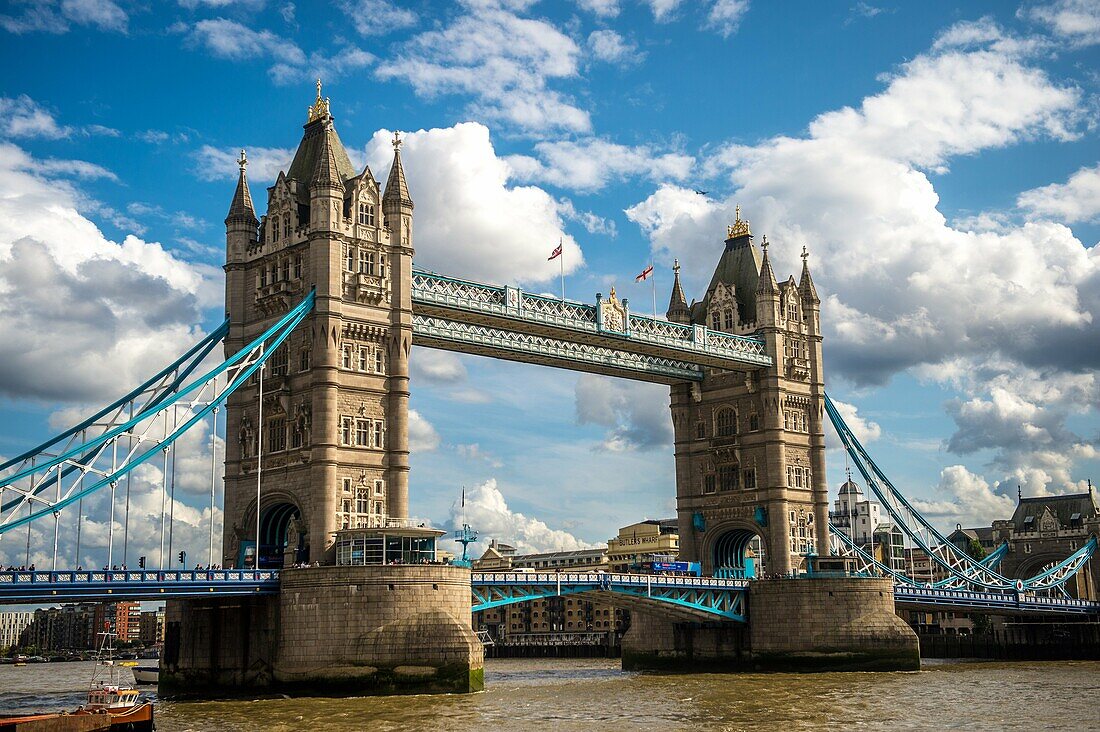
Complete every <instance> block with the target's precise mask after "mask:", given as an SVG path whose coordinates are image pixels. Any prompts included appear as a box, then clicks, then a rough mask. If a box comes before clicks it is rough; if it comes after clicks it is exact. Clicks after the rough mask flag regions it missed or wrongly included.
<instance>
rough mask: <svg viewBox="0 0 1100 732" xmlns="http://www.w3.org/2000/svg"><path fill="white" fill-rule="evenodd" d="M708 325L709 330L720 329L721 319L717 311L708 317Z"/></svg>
mask: <svg viewBox="0 0 1100 732" xmlns="http://www.w3.org/2000/svg"><path fill="white" fill-rule="evenodd" d="M710 327H711V330H722V321H721V319H720V318H719V316H718V313H715V314H714V315H712V316H711V317H710Z"/></svg>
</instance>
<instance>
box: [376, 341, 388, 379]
mask: <svg viewBox="0 0 1100 732" xmlns="http://www.w3.org/2000/svg"><path fill="white" fill-rule="evenodd" d="M374 373H376V374H384V373H386V359H385V357H384V356H383V352H382V349H381V348H380V347H379V348H375V349H374Z"/></svg>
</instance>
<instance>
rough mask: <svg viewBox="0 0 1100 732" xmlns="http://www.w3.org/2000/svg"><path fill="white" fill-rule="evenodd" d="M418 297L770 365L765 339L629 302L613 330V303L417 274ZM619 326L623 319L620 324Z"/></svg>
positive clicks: (565, 334) (563, 330)
mask: <svg viewBox="0 0 1100 732" xmlns="http://www.w3.org/2000/svg"><path fill="white" fill-rule="evenodd" d="M412 299H413V304H414V307H415V306H416V305H417V304H420V305H422V306H423V305H426V306H434V307H438V308H443V309H446V310H448V311H454V312H465V313H473V314H477V315H483V316H491V317H493V318H501V319H507V320H511V321H514V322H517V323H530V324H537V325H544V326H551V327H552V328H554V329H556V330H560V332H559V333H557V334H556V336H557V337H560V338H565V339H568V338H569V334H570V333H573V334H576V335H582V334H588V335H599V336H607V337H612V338H618V339H623V340H624V341H626V342H633V343H638V344H646V345H653V346H660V347H663V348H669V349H675V350H677V351H681V352H683V353H684V354H685V358H686V357H687V354H689V353H693V354H699V355H706V356H708V357H711V358H715V357H718V358H725V359H730V360H731V361H736V362H737V363H739V364H753V365H759V366H767V365H770V364H771V358H770V357H769V356H768V355H767V354H766V352H765V348H764V341H763V339H761V338H756V337H753V336H740V335H732V334H729V333H722V332H720V331H714V330H710V329H709V328H706V327H705V326H702V325H694V326H692V325H683V324H680V323H672V322H669V321H667V320H660V319H656V318H651V317H649V316H645V315H637V314H634V313H631V312H629V303H628V302H627V301H626V300H623V301H621V303H620V302H618V301H616V302H615V306H616V307H621V309H622V312H623V313H624V314H625V317H624V318H622V322H621V323H619V324H618V327H612V326H610V325H609V324H608V321H607V319H605V318H603V317H601V313H602V312H604V309H605V308H606V307H608V303H607V302H603V301H601V302H598V303H597V304H595V305H589V304H586V303H580V302H575V301H572V300H562V299H557V298H552V297H546V296H545V295H534V294H530V293H527V292H524V291H523V290H521V289H519V288H516V287H511V286H507V285H503V286H498V285H488V284H484V283H480V282H474V281H471V280H463V279H457V278H454V277H447V276H445V275H441V274H436V273H435V272H428V271H425V270H422V269H414V270H413V291H412ZM616 322H617V321H616Z"/></svg>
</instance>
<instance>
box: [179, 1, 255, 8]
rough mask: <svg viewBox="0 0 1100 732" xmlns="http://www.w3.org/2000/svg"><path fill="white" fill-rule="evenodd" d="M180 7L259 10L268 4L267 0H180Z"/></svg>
mask: <svg viewBox="0 0 1100 732" xmlns="http://www.w3.org/2000/svg"><path fill="white" fill-rule="evenodd" d="M179 4H180V7H183V8H187V9H188V10H195V9H197V8H232V7H238V8H244V9H246V10H259V9H261V8H263V6H264V5H266V4H267V2H266V0H179Z"/></svg>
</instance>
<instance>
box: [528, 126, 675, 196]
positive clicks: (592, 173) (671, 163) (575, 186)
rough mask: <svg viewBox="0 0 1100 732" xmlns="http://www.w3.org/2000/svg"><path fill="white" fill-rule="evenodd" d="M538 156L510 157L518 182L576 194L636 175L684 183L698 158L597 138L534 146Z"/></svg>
mask: <svg viewBox="0 0 1100 732" xmlns="http://www.w3.org/2000/svg"><path fill="white" fill-rule="evenodd" d="M535 154H536V156H537V157H532V156H527V155H511V156H509V157H508V158H507V161H508V165H509V166H511V168H512V171H513V173H514V174H515V176H516V177H517V178H518V179H519V180H525V181H538V182H545V183H550V184H552V185H556V186H560V187H562V188H567V189H570V190H575V191H584V192H591V191H598V190H600V189H602V188H604V187H605V186H607V184H608V183H610V182H612V181H615V180H622V179H626V178H631V177H635V176H640V177H645V178H649V179H650V180H655V181H667V180H677V181H678V180H683V179H685V178H686V177H687V176H688V175H689V174H690V173H691V169H692V166H693V165H694V164H695V158H694V157H692V156H691V155H687V154H685V153H682V152H672V151H667V152H666V151H661V150H659V149H657V148H656V147H655V146H652V145H638V146H635V147H630V146H627V145H620V144H617V143H614V142H610V141H608V140H604V139H601V138H597V137H589V138H585V139H582V140H578V141H573V140H560V141H556V142H539V143H536V144H535Z"/></svg>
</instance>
